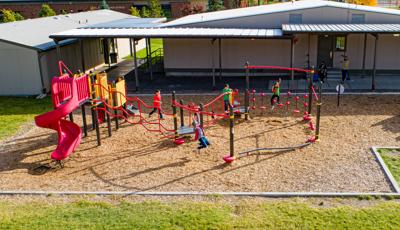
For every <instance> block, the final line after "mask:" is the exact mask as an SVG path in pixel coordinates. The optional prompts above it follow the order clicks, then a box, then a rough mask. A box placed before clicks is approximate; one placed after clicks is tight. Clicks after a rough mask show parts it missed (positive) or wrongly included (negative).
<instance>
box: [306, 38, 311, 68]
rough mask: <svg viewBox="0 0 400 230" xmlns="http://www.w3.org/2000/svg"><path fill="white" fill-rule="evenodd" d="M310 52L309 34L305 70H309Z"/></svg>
mask: <svg viewBox="0 0 400 230" xmlns="http://www.w3.org/2000/svg"><path fill="white" fill-rule="evenodd" d="M310 50H311V34H308V45H307V69H310V67H311V64H310V57H311V56H310Z"/></svg>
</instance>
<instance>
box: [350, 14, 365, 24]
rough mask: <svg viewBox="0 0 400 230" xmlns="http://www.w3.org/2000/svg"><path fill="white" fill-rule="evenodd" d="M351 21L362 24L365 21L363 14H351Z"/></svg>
mask: <svg viewBox="0 0 400 230" xmlns="http://www.w3.org/2000/svg"><path fill="white" fill-rule="evenodd" d="M351 23H354V24H362V23H365V14H352V15H351Z"/></svg>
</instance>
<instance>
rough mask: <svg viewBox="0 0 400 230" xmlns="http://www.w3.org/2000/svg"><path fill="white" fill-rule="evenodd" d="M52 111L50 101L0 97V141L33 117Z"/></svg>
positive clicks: (48, 99)
mask: <svg viewBox="0 0 400 230" xmlns="http://www.w3.org/2000/svg"><path fill="white" fill-rule="evenodd" d="M51 109H52V106H51V99H50V97H47V98H45V99H40V100H38V99H34V98H31V97H29V98H18V97H0V140H1V139H4V138H6V137H9V136H11V135H13V134H15V133H16V132H18V131H19V130H20V127H21V126H22V125H23V124H24V123H26V122H28V121H32V120H33V118H34V116H36V115H38V114H41V113H43V112H46V111H50V110H51Z"/></svg>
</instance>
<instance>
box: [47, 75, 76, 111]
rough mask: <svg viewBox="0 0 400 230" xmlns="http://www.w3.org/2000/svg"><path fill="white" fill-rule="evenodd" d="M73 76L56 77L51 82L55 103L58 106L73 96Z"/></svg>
mask: <svg viewBox="0 0 400 230" xmlns="http://www.w3.org/2000/svg"><path fill="white" fill-rule="evenodd" d="M72 84H74V79H73V78H68V77H63V76H62V77H54V78H53V80H52V82H51V92H52V99H53V105H54V107H55V108H58V107H59V106H60V105H61V104H62V103H63V102H65V101H67V100H69V99H71V98H72Z"/></svg>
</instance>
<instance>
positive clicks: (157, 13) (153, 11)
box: [149, 0, 163, 18]
mask: <svg viewBox="0 0 400 230" xmlns="http://www.w3.org/2000/svg"><path fill="white" fill-rule="evenodd" d="M149 10H150V17H152V18H160V17H163V10H162V8H161V5H160V3H159V2H158V0H150V4H149Z"/></svg>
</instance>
